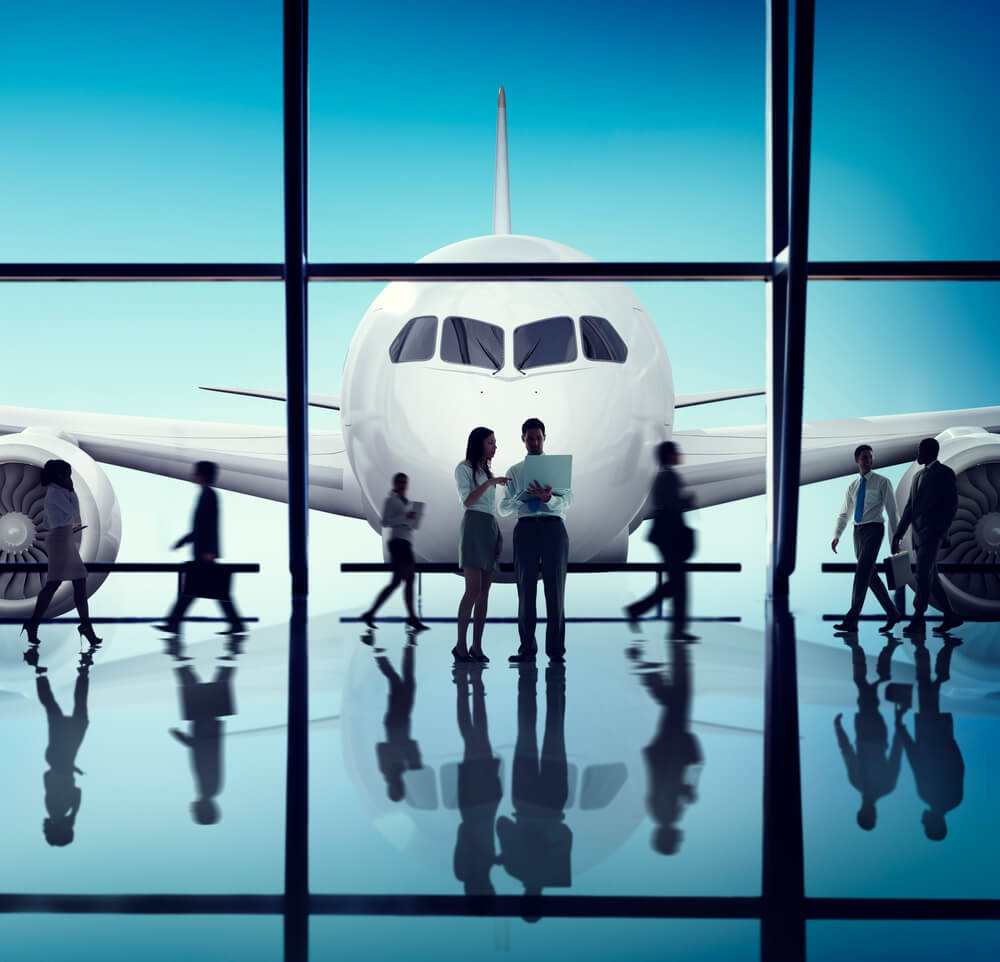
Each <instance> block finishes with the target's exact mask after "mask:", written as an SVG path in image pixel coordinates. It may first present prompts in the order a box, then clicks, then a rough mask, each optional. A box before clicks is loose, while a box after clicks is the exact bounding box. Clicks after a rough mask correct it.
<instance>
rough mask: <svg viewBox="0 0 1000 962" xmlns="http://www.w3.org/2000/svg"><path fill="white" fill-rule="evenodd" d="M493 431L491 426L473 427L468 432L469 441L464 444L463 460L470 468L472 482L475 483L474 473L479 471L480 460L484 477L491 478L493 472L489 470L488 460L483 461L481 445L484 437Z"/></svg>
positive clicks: (484, 439)
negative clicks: (483, 469)
mask: <svg viewBox="0 0 1000 962" xmlns="http://www.w3.org/2000/svg"><path fill="white" fill-rule="evenodd" d="M492 433H493V429H492V428H473V429H472V430H471V431H470V432H469V441H468V443H467V444H466V445H465V460H466V461H468V462H469V467H471V468H472V483H473V484H475V483H476V475H477V474H478V472H479V464H480V462H481V461H482V462H483V467H484V468H485V470H486V477H487V478H492V477H493V472H492V471H491V470H490V462H489V461H483V445H484V443H485V441H486V439H487V438H488V437H489V436H490V435H491V434H492Z"/></svg>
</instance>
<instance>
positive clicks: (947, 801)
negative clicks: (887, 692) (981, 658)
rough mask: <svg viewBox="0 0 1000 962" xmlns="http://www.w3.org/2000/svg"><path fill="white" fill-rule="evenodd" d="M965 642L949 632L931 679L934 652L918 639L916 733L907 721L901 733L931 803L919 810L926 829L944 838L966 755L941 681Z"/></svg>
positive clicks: (959, 793)
mask: <svg viewBox="0 0 1000 962" xmlns="http://www.w3.org/2000/svg"><path fill="white" fill-rule="evenodd" d="M958 644H961V642H956V640H955V639H951V638H946V639H945V643H944V647H943V648H942V649H941V651H940V652H938V656H937V663H936V664H935V666H934V671H935V675H936V676H937V677H936V679H935V681H933V682H932V681H931V656H930V652H928V651H927V645H926V644H924V641H923V639H920V640H919V641H917V642H915V643H914V650H913V660H914V662H915V664H916V668H917V706H918V711H917V714H916V716H915V717H914V719H913V730H914V734H915V735H916V738H911V737H910V733H909V732H908V731H907V730H906V727H905V726H904V727H903V730H902V732H901V733H900V737H901V738H902V740H903V749H904V750H905V751H906V758H907V761H909V763H910V768H911V769H912V770H913V780H914V781H915V782H916V783H917V794H919V795H920V797H921V798H922V799H923V801H924V802H925V803H926V804H927V806H928V807H927V809H926V810H925V811H924V813H923V815H921V816H920V821H921V822H923V825H924V834H925V835H926V836H927V837H928V838H929V839H931V840H932V841H935V842H940V841H941V839H943V838H944V837H945V836H946V835H947V834H948V826H947V824H946V823H945V815H947V814H948V812H950V811H951V810H952V809H953V808H957V807H958V806H959V805H960V804H961V803H962V796H963V783H964V781H965V761H964V760H963V759H962V752H961V749H959V747H958V742H956V741H955V730H954V719H953V718H952V715H951V713H950V712H942V711H941V709H940V698H941V685H942V683H943V682H946V681H947V680H948V678H949V677H950V670H951V653H952V650H953V649H954V648H956V647H957V646H958Z"/></svg>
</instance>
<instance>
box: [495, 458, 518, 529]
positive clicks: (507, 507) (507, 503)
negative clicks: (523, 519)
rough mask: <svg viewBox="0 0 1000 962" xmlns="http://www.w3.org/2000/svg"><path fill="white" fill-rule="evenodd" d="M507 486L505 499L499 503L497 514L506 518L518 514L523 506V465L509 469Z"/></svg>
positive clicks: (504, 490) (504, 494)
mask: <svg viewBox="0 0 1000 962" xmlns="http://www.w3.org/2000/svg"><path fill="white" fill-rule="evenodd" d="M507 477H508V479H509V480H508V481H507V486H506V487H505V488H504V489H503V492H504V493H503V497H502V498H501V499H500V501H499V502H498V503H497V514H501V515H503V516H504V517H506V516H507V515H509V514H516V513H517V509H518V508H519V507H520V506H521V491H522V490H523V489H522V488H521V481H522V479H521V465H519V464H515V465H512V466H511V467H509V468H508V469H507Z"/></svg>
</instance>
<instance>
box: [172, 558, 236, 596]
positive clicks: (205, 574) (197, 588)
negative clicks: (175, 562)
mask: <svg viewBox="0 0 1000 962" xmlns="http://www.w3.org/2000/svg"><path fill="white" fill-rule="evenodd" d="M231 578H232V572H231V571H228V570H227V569H225V568H220V567H219V566H218V565H217V564H216V563H215V562H214V561H192V562H190V563H189V564H188V566H187V568H186V569H185V571H184V586H183V588H182V591H183V593H184V594H186V595H191V596H192V597H194V598H228V597H229V582H230V579H231Z"/></svg>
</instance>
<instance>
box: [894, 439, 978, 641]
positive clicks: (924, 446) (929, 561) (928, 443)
mask: <svg viewBox="0 0 1000 962" xmlns="http://www.w3.org/2000/svg"><path fill="white" fill-rule="evenodd" d="M938 450H939V445H938V443H937V441H936V440H935V439H934V438H924V439H923V440H922V441H921V442H920V447H919V448H918V450H917V463H918V464H922V465H923V466H924V467H923V470H922V471H918V472H917V473H916V474H915V475H914V476H913V484H912V485H911V486H910V497H909V499H908V500H907V502H906V507H905V508H904V509H903V515H902V517H901V518H900V519H899V527H898V528H896V536H895V537H894V538H893V539H892V551H893V554H895V553H896V552H897V551H899V543H900V541H901V540H902V538H903V535H904V534H905V533H906V529H907V528H908V527H910V525H911V524H912V525H913V545H914V549H915V550H916V553H917V590H916V596H915V597H914V599H913V612H914V614H913V618H912V619H911V620H910V623H909V625H907V626H906V628H904V629H903V634H906V635H918V634H923V633H924V631H925V630H926V624H925V621H924V613H925V612H926V611H927V603H928V601H929V600H930V594H931V588H932V587H936V588H937V591H938V597H939V598H940V599H941V605H940V607H941V611H942V613H943V614H944V620H943V621H942V622H941V624H940V625H939V626H938V627H937V628H935V629H934V630H935V631H938V632H946V631H950V630H951V629H952V628H957V627H958V626H959V625H960V624H962V619H961V618H959V617H958V615H956V614H955V612H954V610H953V609H952V607H951V603H950V602H949V601H948V595H947V594H946V593H945V590H944V588H943V586H942V585H941V578H940V577H939V576H938V573H937V554H938V549H939V548H940V547H941V546H942V545H943V544H944V543H945V542H946V541H947V538H948V529H949V528H950V527H951V522H952V519H953V518H954V517H955V512H956V511H957V510H958V486H957V484H956V482H955V472H954V471H952V470H951V468H949V467H948V466H947V465H944V464H942V463H941V462H940V461H938V459H937V456H938Z"/></svg>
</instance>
